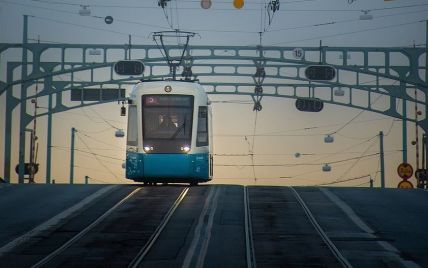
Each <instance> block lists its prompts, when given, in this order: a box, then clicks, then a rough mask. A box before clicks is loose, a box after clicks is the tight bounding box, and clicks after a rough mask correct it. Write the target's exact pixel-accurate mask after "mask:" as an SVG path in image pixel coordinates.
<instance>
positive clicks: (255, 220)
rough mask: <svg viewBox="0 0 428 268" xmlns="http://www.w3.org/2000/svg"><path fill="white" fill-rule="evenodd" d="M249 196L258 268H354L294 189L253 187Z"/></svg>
mask: <svg viewBox="0 0 428 268" xmlns="http://www.w3.org/2000/svg"><path fill="white" fill-rule="evenodd" d="M268 193H269V194H268ZM248 195H249V196H250V197H251V198H248V199H249V200H250V202H249V203H250V204H249V209H248V210H250V209H251V221H252V231H253V234H252V236H253V243H254V253H255V254H254V261H256V262H257V263H256V264H257V265H258V266H286V267H306V266H311V265H314V264H317V265H319V266H320V267H347V268H349V267H352V265H351V264H350V263H349V262H348V260H347V259H346V258H345V257H344V256H343V255H342V254H341V253H340V251H339V250H338V249H337V248H336V246H335V245H334V244H333V243H332V241H331V240H330V239H329V238H328V236H327V235H326V233H325V232H324V231H323V229H322V228H321V226H320V225H319V224H318V222H317V220H316V219H315V217H314V216H313V215H312V213H311V211H310V209H309V208H308V206H307V205H306V204H305V202H304V201H303V199H302V198H301V197H300V195H299V193H298V192H297V191H296V190H295V189H294V188H292V187H289V188H288V189H287V188H285V189H284V188H275V187H257V188H250V189H249V193H248ZM248 213H250V212H248ZM247 258H248V255H247ZM247 267H250V266H247Z"/></svg>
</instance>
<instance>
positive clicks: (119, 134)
mask: <svg viewBox="0 0 428 268" xmlns="http://www.w3.org/2000/svg"><path fill="white" fill-rule="evenodd" d="M114 136H116V138H123V137H125V131H123V129H118V130H116V132H115V133H114Z"/></svg>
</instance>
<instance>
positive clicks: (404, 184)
mask: <svg viewBox="0 0 428 268" xmlns="http://www.w3.org/2000/svg"><path fill="white" fill-rule="evenodd" d="M397 188H401V189H413V184H412V183H411V182H410V181H407V180H402V181H400V183H399V184H398V186H397Z"/></svg>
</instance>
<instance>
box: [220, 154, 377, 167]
mask: <svg viewBox="0 0 428 268" xmlns="http://www.w3.org/2000/svg"><path fill="white" fill-rule="evenodd" d="M376 155H379V153H372V154H368V155H362V156H358V157H352V158H348V159H341V160H336V161H330V162H320V163H295V164H250V165H248V164H239V165H236V164H216V166H222V167H233V166H248V167H250V166H257V167H297V166H319V165H322V164H338V163H343V162H348V161H352V160H360V159H362V158H366V157H372V156H376Z"/></svg>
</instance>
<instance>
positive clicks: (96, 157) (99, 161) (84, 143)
mask: <svg viewBox="0 0 428 268" xmlns="http://www.w3.org/2000/svg"><path fill="white" fill-rule="evenodd" d="M76 133H77V134H79V132H76ZM77 138H78V139H79V140H80V141H81V142H82V143H83V145H85V147H86V148H87V149H88V150H89V151H90V152H91V154H92V155H93V156H94V157H95V159H96V160H97V162H98V163H99V164H101V165H102V166H103V167H104V168H105V169H106V170H108V171H109V172H110V174H112V175H113V177H115V178H116V180H117V181H119V178H118V177H117V176H116V174H115V173H114V172H113V171H111V170H110V169H109V167H108V166H107V165H105V164H104V163H103V162H102V161H101V160H100V159H99V158H98V156H97V155H96V154H95V153H93V152H92V150H91V148H89V146H88V145H87V144H86V142H85V141H84V140H83V139H82V138H81V137H80V135H77Z"/></svg>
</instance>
